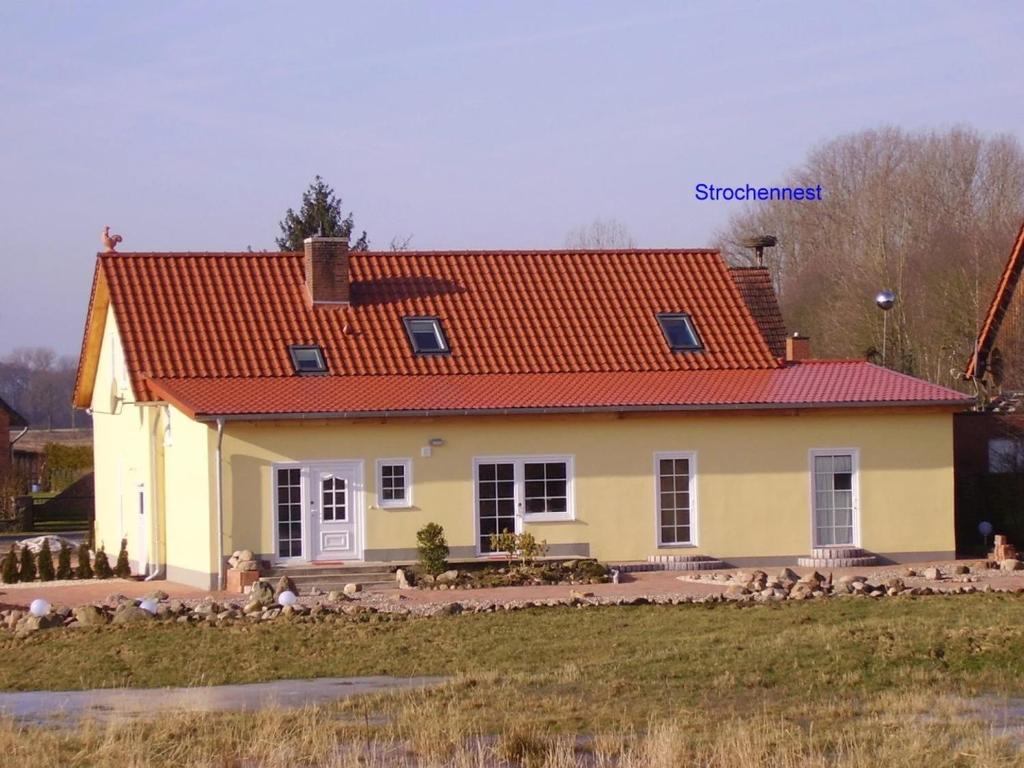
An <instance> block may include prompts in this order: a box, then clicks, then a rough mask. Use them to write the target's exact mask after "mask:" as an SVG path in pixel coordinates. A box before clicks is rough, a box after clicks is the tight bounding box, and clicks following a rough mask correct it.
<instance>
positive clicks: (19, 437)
mask: <svg viewBox="0 0 1024 768" xmlns="http://www.w3.org/2000/svg"><path fill="white" fill-rule="evenodd" d="M26 434H28V425H26V426H25V428H24V429H22V430H21V432H19V433H18V435H17V436H16V437H13V438H11V442H10V446H11V466H14V444H15V443H16V442H18V441H19V440H21V438H23V437H24V436H25V435H26Z"/></svg>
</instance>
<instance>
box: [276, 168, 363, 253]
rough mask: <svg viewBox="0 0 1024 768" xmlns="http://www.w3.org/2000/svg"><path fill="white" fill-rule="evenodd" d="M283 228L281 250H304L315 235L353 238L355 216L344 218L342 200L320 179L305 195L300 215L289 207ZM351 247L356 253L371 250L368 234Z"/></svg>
mask: <svg viewBox="0 0 1024 768" xmlns="http://www.w3.org/2000/svg"><path fill="white" fill-rule="evenodd" d="M279 226H280V227H281V237H279V238H277V247H278V248H280V249H281V250H282V251H301V250H302V241H303V240H305V239H306V238H307V237H312V236H313V235H321V236H323V237H351V236H352V226H353V219H352V214H351V213H350V214H349V215H348V216H345V217H342V215H341V198H340V197H338V196H337V195H335V194H334V190H333V189H332V188H331V185H330V184H328V183H327V182H326V181H324V180H323V179H322V178H320V177H319V176H317V177H315V178H314V179H313V183H312V184H310V185H309V189H307V190H306V191H305V192H303V193H302V207H301V208H299V212H298V213H296V212H295V211H293V210H292V209H291V208H289V209H288V210H287V212H285V215H284V220H283V221H281V222H279ZM351 247H352V250H353V251H365V250H367V249H368V248H369V241H367V239H366V232H365V231H364V232H363V234H362V235H360V237H359V239H358V240H357V241H356V242H355V243H354V244H353V245H352V246H351Z"/></svg>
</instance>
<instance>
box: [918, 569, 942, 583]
mask: <svg viewBox="0 0 1024 768" xmlns="http://www.w3.org/2000/svg"><path fill="white" fill-rule="evenodd" d="M921 575H922V576H923V577H924V578H926V579H929V580H930V581H938V580H939V579H941V578H942V571H940V570H939V569H938V568H925V569H924V570H923V571H921Z"/></svg>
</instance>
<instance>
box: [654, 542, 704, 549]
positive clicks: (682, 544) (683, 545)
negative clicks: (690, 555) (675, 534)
mask: <svg viewBox="0 0 1024 768" xmlns="http://www.w3.org/2000/svg"><path fill="white" fill-rule="evenodd" d="M696 548H697V545H696V544H693V543H691V542H680V543H679V544H663V543H661V542H658V549H696Z"/></svg>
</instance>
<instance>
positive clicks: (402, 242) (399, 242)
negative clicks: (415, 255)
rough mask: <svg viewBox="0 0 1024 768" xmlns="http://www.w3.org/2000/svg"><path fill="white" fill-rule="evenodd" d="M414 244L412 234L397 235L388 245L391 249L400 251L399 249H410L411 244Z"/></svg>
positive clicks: (396, 251)
mask: <svg viewBox="0 0 1024 768" xmlns="http://www.w3.org/2000/svg"><path fill="white" fill-rule="evenodd" d="M410 245H412V235H411V234H410V235H395V236H394V237H392V238H391V243H390V245H389V246H388V247H389V249H390V250H392V251H394V252H395V253H398V252H399V251H408V250H409V246H410Z"/></svg>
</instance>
